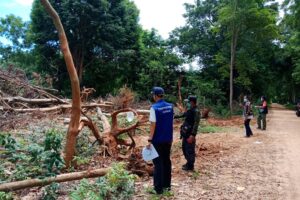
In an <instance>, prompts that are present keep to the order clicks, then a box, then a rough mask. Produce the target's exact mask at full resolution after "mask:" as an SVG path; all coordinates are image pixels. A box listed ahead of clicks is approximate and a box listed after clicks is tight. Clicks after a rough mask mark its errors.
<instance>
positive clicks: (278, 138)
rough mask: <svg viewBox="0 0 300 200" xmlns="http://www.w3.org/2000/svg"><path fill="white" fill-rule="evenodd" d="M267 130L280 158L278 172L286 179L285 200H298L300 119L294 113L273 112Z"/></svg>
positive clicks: (299, 188)
mask: <svg viewBox="0 0 300 200" xmlns="http://www.w3.org/2000/svg"><path fill="white" fill-rule="evenodd" d="M269 117H270V119H271V120H270V123H269V130H268V132H269V133H271V134H272V135H271V137H273V138H274V141H275V144H276V146H277V148H278V149H282V151H283V152H282V153H283V154H282V157H281V158H280V159H279V160H278V166H277V167H278V172H279V173H280V174H281V175H283V177H285V178H287V180H286V182H287V184H286V188H285V190H286V195H287V196H286V197H287V199H292V200H294V199H300V118H298V117H296V115H295V112H293V111H287V110H273V112H272V113H271V115H270V116H269Z"/></svg>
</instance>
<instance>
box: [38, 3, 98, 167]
mask: <svg viewBox="0 0 300 200" xmlns="http://www.w3.org/2000/svg"><path fill="white" fill-rule="evenodd" d="M41 3H42V5H43V6H44V8H45V9H46V11H47V12H48V14H49V15H50V16H51V18H52V20H53V23H54V25H55V28H56V29H57V31H58V36H59V41H60V48H61V51H62V53H63V56H64V59H65V63H66V66H67V70H68V73H69V76H70V80H71V88H72V112H71V121H70V124H69V128H68V133H67V141H66V146H65V157H64V159H65V163H66V166H67V167H69V166H70V165H71V161H72V160H73V158H74V155H75V146H76V137H77V136H78V134H79V125H80V114H81V100H80V86H79V79H78V75H77V72H76V69H75V66H74V62H73V58H72V54H71V52H70V49H69V44H68V39H67V36H66V34H65V31H64V28H63V25H62V23H61V21H60V18H59V16H58V14H57V12H56V11H55V10H54V8H53V7H52V6H51V4H50V3H49V1H48V0H41ZM98 135H99V134H98ZM98 138H100V135H99V137H98V136H97V139H98Z"/></svg>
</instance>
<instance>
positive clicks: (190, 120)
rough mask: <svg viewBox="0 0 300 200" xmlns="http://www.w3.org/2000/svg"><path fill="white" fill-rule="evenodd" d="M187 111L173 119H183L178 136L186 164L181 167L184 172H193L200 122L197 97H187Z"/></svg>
mask: <svg viewBox="0 0 300 200" xmlns="http://www.w3.org/2000/svg"><path fill="white" fill-rule="evenodd" d="M187 107H188V110H187V111H186V112H185V113H184V114H183V115H180V116H176V117H175V118H182V117H184V118H185V120H184V123H183V124H182V125H181V127H180V136H181V138H182V151H183V155H184V157H185V159H186V160H187V163H186V164H185V165H183V166H182V169H183V170H185V171H192V170H194V163H195V157H196V154H195V147H196V134H197V131H198V126H199V122H200V111H199V109H198V106H197V97H196V96H189V97H188V106H187Z"/></svg>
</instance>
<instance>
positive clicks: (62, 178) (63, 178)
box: [0, 168, 109, 192]
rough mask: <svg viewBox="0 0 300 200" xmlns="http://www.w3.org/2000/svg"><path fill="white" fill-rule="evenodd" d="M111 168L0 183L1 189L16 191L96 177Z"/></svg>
mask: <svg viewBox="0 0 300 200" xmlns="http://www.w3.org/2000/svg"><path fill="white" fill-rule="evenodd" d="M108 170H109V168H102V169H93V170H87V171H82V172H72V173H67V174H60V175H57V176H55V177H49V178H45V179H28V180H23V181H15V182H10V183H3V184H0V191H5V192H8V191H15V190H20V189H25V188H31V187H37V186H45V185H49V184H51V183H53V182H56V183H61V182H67V181H74V180H80V179H83V178H95V177H99V176H104V175H105V174H106V173H107V172H108Z"/></svg>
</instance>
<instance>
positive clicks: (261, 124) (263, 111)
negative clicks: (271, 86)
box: [255, 96, 268, 130]
mask: <svg viewBox="0 0 300 200" xmlns="http://www.w3.org/2000/svg"><path fill="white" fill-rule="evenodd" d="M260 100H261V105H260V106H255V107H256V108H259V114H258V117H257V128H258V129H262V130H266V128H267V120H266V116H267V114H268V104H267V99H266V97H265V96H262V97H261V98H260Z"/></svg>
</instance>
